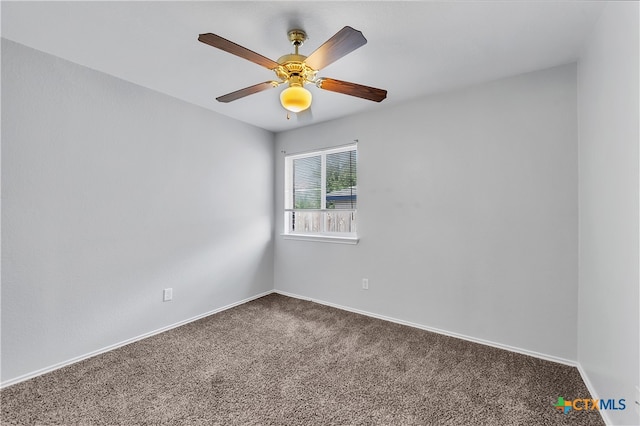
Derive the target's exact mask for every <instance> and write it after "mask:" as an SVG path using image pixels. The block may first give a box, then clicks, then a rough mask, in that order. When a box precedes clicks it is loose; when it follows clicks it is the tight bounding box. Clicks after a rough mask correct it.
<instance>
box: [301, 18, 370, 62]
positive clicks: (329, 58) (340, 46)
mask: <svg viewBox="0 0 640 426" xmlns="http://www.w3.org/2000/svg"><path fill="white" fill-rule="evenodd" d="M365 44H367V39H366V38H364V36H363V35H362V33H361V32H360V31H358V30H354V29H353V28H351V27H349V26H347V27H344V28H343V29H341V30H340V31H338V32H337V33H336V34H335V35H334V36H333V37H331V38H330V39H329V40H327V41H325V42H324V44H323V45H322V46H320V47H318V48H317V49H316V50H315V51H314V52H313V53H312V54H311V55H309V57H308V58H307V59H305V61H304V62H305V63H306V64H307V65H308V66H310V67H311V68H313V69H314V70H316V71H317V70H319V69H322V68H324V67H326V66H327V65H329V64H332V63H333V62H335V61H337V60H338V59H340V58H342V57H343V56H345V55H346V54H347V53H350V52H353V51H354V50H356V49H357V48H358V47H360V46H364V45H365Z"/></svg>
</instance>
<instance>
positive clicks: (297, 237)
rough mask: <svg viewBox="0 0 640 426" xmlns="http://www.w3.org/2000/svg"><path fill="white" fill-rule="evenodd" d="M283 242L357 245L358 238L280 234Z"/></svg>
mask: <svg viewBox="0 0 640 426" xmlns="http://www.w3.org/2000/svg"><path fill="white" fill-rule="evenodd" d="M280 235H281V236H282V238H284V239H285V240H298V241H314V242H318V243H334V244H352V245H353V244H358V241H360V239H359V238H358V237H338V236H334V235H313V234H280Z"/></svg>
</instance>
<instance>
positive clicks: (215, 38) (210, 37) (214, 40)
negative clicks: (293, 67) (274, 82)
mask: <svg viewBox="0 0 640 426" xmlns="http://www.w3.org/2000/svg"><path fill="white" fill-rule="evenodd" d="M198 41H201V42H203V43H205V44H208V45H209V46H213V47H216V48H218V49H221V50H224V51H225V52H229V53H231V54H232V55H236V56H239V57H241V58H243V59H246V60H248V61H251V62H253V63H256V64H258V65H262V66H263V67H265V68H268V69H270V70H272V69H274V68H277V67H278V66H279V65H280V64H278V63H277V62H276V61H272V60H271V59H269V58H267V57H265V56H262V55H260V54H259V53H256V52H254V51H252V50H249V49H247V48H246V47H242V46H240V45H239V44H236V43H234V42H232V41H229V40H227V39H226V38H222V37H220V36H219V35H216V34H211V33H207V34H200V36H199V37H198Z"/></svg>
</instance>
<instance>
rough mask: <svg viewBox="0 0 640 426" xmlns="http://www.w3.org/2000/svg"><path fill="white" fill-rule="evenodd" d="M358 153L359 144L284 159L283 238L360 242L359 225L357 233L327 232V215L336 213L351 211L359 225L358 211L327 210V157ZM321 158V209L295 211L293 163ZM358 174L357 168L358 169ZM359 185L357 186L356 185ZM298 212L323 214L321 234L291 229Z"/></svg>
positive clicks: (293, 155)
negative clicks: (349, 152)
mask: <svg viewBox="0 0 640 426" xmlns="http://www.w3.org/2000/svg"><path fill="white" fill-rule="evenodd" d="M353 150H355V151H356V152H357V150H358V144H357V143H354V144H349V145H344V146H339V147H333V148H325V149H319V150H315V151H309V152H303V153H297V154H291V155H286V156H285V158H284V166H285V171H284V228H283V229H284V233H283V234H282V236H283V237H284V238H285V239H292V240H302V241H318V242H330V243H342V244H357V243H358V241H359V238H358V235H357V225H356V231H355V232H326V226H327V225H326V224H327V217H328V216H327V214H330V213H334V212H349V211H351V214H352V219H353V220H354V222H355V223H356V224H357V217H356V215H357V209H353V210H350V209H327V208H326V196H327V189H326V181H327V177H326V160H327V155H329V154H334V153H338V152H346V151H353ZM316 156H320V161H321V166H320V167H321V177H320V179H321V194H320V200H321V201H320V203H321V208H320V209H294V208H293V161H294V160H296V159H299V158H305V157H316ZM356 173H357V168H356ZM356 185H357V184H356ZM296 210H298V211H304V212H321V213H322V214H321V220H320V223H321V230H320V232H302V231H293V230H291V229H290V224H291V215H292V213H293V212H295V211H296Z"/></svg>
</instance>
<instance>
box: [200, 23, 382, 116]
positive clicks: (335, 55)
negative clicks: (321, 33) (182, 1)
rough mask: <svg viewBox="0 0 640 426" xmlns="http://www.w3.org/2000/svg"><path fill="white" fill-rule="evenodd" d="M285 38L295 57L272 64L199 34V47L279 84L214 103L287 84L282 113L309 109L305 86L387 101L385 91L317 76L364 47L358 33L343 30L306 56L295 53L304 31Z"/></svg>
mask: <svg viewBox="0 0 640 426" xmlns="http://www.w3.org/2000/svg"><path fill="white" fill-rule="evenodd" d="M288 36H289V41H290V42H291V44H293V46H294V48H295V53H292V54H288V55H284V56H281V57H280V58H279V59H278V60H277V61H273V60H271V59H269V58H266V57H264V56H262V55H260V54H258V53H256V52H253V51H251V50H249V49H247V48H246V47H242V46H240V45H238V44H236V43H234V42H232V41H229V40H227V39H225V38H222V37H220V36H219V35H216V34H211V33H207V34H200V36H199V37H198V40H199V41H201V42H202V43H205V44H208V45H210V46H213V47H215V48H218V49H221V50H224V51H225V52H228V53H231V54H233V55H236V56H239V57H241V58H244V59H246V60H248V61H251V62H253V63H256V64H258V65H261V66H263V67H265V68H267V69H269V70H271V71H273V72H275V74H276V76H277V78H278V80H270V81H265V82H263V83H258V84H254V85H253V86H249V87H245V88H244V89H240V90H236V91H235V92H231V93H228V94H226V95H223V96H220V97H218V98H216V100H218V101H219V102H232V101H235V100H238V99H240V98H244V97H245V96H248V95H252V94H254V93H258V92H262V91H264V90H267V89H271V88H274V87H278V86H280V85H281V84H287V85H288V86H289V87H288V88H286V89H285V90H283V91H282V92H281V93H280V102H281V104H282V106H283V107H284V108H285V109H287V110H288V111H291V112H295V113H298V112H301V111H304V110H306V109H307V108H309V106H311V92H309V91H308V90H307V89H305V88H304V85H305V84H314V85H316V86H317V87H318V88H320V89H323V90H328V91H330V92H337V93H343V94H345V95H350V96H355V97H358V98H363V99H368V100H370V101H374V102H380V101H382V100H383V99H385V98H386V97H387V91H386V90H383V89H376V88H375V87H369V86H363V85H361V84H356V83H350V82H347V81H341V80H336V79H333V78H327V77H317V76H316V74H317V73H318V71H319V70H321V69H322V68H324V67H326V66H327V65H329V64H332V63H333V62H335V61H337V60H338V59H340V58H342V57H343V56H345V55H347V54H348V53H350V52H353V51H354V50H356V49H357V48H359V47H361V46H363V45H365V44H366V43H367V39H366V38H364V36H363V35H362V33H361V32H360V31H358V30H354V29H353V28H351V27H349V26H346V27H344V28H343V29H341V30H340V31H338V32H337V33H336V34H335V35H334V36H333V37H331V38H330V39H329V40H327V41H326V42H325V43H324V44H323V45H322V46H320V47H318V48H317V49H316V50H315V51H314V52H313V53H311V55H309V56H304V55H301V54H299V53H298V48H299V47H300V46H302V44H303V43H304V42H305V40H306V39H307V34H306V33H305V32H304V31H303V30H300V29H293V30H291V31H289V32H288Z"/></svg>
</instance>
